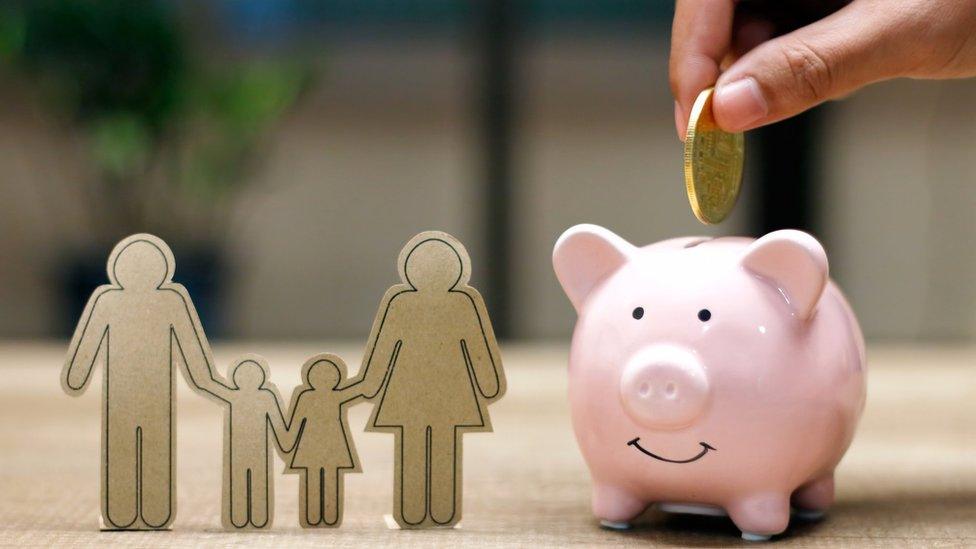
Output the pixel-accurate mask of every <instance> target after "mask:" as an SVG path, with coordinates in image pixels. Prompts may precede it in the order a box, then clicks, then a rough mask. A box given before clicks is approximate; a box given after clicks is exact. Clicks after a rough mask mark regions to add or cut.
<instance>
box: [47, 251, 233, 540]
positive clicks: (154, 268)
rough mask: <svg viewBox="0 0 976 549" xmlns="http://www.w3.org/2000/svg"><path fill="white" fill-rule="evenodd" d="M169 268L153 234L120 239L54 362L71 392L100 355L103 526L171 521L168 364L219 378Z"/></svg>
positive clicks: (168, 256) (157, 525)
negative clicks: (61, 358)
mask: <svg viewBox="0 0 976 549" xmlns="http://www.w3.org/2000/svg"><path fill="white" fill-rule="evenodd" d="M175 269H176V261H175V260H174V258H173V253H172V252H171V251H170V249H169V247H168V246H167V245H166V243H165V242H163V241H162V240H161V239H159V238H157V237H155V236H152V235H149V234H136V235H132V236H130V237H128V238H126V239H124V240H122V241H121V242H119V244H117V245H116V246H115V248H114V249H113V250H112V253H111V255H110V256H109V258H108V265H107V271H108V278H109V282H110V283H109V284H107V285H104V286H100V287H98V288H97V289H96V290H95V292H94V293H93V294H92V296H91V298H90V299H89V301H88V304H87V305H86V307H85V310H84V312H83V313H82V316H81V319H80V321H79V322H78V327H77V328H76V329H75V333H74V336H73V337H72V339H71V344H70V347H69V349H68V356H67V359H66V361H65V365H64V369H63V370H62V375H61V386H62V388H63V389H64V391H65V392H66V393H68V394H69V395H79V394H81V393H83V392H84V391H85V389H86V388H87V386H88V383H89V382H90V381H91V376H92V369H93V368H94V366H95V364H96V362H99V361H100V362H101V363H102V364H103V375H102V379H103V381H102V401H103V406H102V444H101V448H102V451H101V454H102V455H101V458H102V459H101V474H102V486H101V508H102V526H103V528H105V529H109V530H126V529H138V530H144V529H162V528H167V527H168V526H169V525H170V524H171V523H172V521H173V519H174V517H175V516H176V498H175V492H176V490H175V482H176V459H175V456H176V448H175V441H176V425H175V422H174V418H175V416H176V393H175V370H176V368H177V367H179V369H180V370H181V371H182V372H183V376H184V379H185V380H186V381H187V383H188V384H189V385H190V386H191V387H192V388H193V389H195V390H197V391H201V390H200V388H199V387H198V385H197V382H195V381H194V380H200V382H203V380H205V379H210V380H214V379H217V378H215V374H214V369H213V357H212V353H211V351H210V345H209V343H208V342H207V338H206V336H205V335H204V333H203V329H202V327H201V325H200V319H199V318H198V317H197V313H196V310H195V309H194V307H193V303H192V302H191V301H190V296H189V294H188V293H187V291H186V289H185V288H184V287H183V286H181V285H180V284H176V283H174V282H173V281H172V279H173V273H174V271H175ZM177 365H179V366H177ZM201 392H202V391H201ZM203 394H206V393H203Z"/></svg>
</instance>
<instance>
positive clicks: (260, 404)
mask: <svg viewBox="0 0 976 549" xmlns="http://www.w3.org/2000/svg"><path fill="white" fill-rule="evenodd" d="M229 377H230V379H231V380H233V386H231V387H229V386H227V385H226V384H225V383H223V382H222V381H220V380H217V379H214V378H205V379H204V380H203V382H202V383H201V384H200V388H201V389H202V390H204V391H206V392H208V393H210V394H211V395H213V396H214V397H215V398H216V399H217V400H219V401H220V402H222V403H223V404H224V405H225V406H224V460H223V463H224V475H223V489H222V493H221V507H222V513H221V523H222V524H223V525H224V528H226V529H228V530H250V529H261V528H270V527H271V525H272V524H273V523H274V476H273V472H272V466H273V462H274V458H273V457H272V455H271V442H272V439H273V440H274V443H275V446H276V447H277V449H278V452H279V455H280V456H281V458H282V459H283V460H284V459H286V454H288V453H289V452H291V450H292V448H293V447H294V445H295V439H296V438H297V433H296V432H295V431H294V430H289V428H288V427H289V426H288V425H287V424H286V423H285V414H284V411H283V410H282V406H281V403H282V400H281V394H280V393H279V392H278V388H277V387H276V386H275V384H274V383H271V381H269V379H270V372H269V371H268V364H267V362H266V361H265V360H264V358H262V357H260V356H258V355H246V356H243V357H241V358H240V359H239V360H238V361H237V363H236V364H235V365H234V367H233V368H232V369H231V370H230V376H229Z"/></svg>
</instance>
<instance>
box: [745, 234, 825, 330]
mask: <svg viewBox="0 0 976 549" xmlns="http://www.w3.org/2000/svg"><path fill="white" fill-rule="evenodd" d="M742 265H743V267H745V268H746V269H747V270H748V271H750V272H752V273H753V274H756V275H758V276H759V277H761V278H762V279H763V280H764V281H765V282H766V283H768V284H771V285H772V286H774V287H775V288H776V289H777V290H778V291H779V293H780V295H782V296H783V299H784V300H786V303H787V304H788V305H789V306H790V308H791V309H792V310H793V313H794V314H795V315H796V316H797V317H799V318H801V319H804V320H805V319H808V318H810V316H811V315H812V314H813V311H814V310H815V309H816V308H817V303H819V302H820V296H821V295H822V294H823V290H824V287H825V286H826V285H827V277H828V267H827V253H826V252H824V249H823V246H821V245H820V243H819V242H817V240H816V239H815V238H813V237H812V236H810V235H808V234H807V233H804V232H800V231H792V230H784V231H775V232H772V233H769V234H767V235H766V236H764V237H762V238H760V239H759V240H757V241H755V242H753V243H752V245H751V246H749V248H748V249H747V250H746V253H745V255H744V256H743V257H742Z"/></svg>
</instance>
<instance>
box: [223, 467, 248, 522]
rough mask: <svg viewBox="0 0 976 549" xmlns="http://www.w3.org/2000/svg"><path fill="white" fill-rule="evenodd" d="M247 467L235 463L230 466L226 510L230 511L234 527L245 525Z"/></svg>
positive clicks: (246, 518)
mask: <svg viewBox="0 0 976 549" xmlns="http://www.w3.org/2000/svg"><path fill="white" fill-rule="evenodd" d="M248 476H249V475H248V469H247V467H243V466H241V465H240V464H237V463H231V466H230V503H229V505H228V509H227V512H229V513H230V521H231V524H233V525H234V527H235V528H245V527H246V526H247V520H248V516H247V507H248V503H247V500H248V497H247V496H248V493H247V492H248V483H249V481H250V479H249V478H248Z"/></svg>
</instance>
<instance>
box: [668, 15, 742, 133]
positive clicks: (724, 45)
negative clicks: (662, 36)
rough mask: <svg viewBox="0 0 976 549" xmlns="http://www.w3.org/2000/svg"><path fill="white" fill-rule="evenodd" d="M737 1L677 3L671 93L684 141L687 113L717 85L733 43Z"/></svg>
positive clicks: (672, 44) (672, 39)
mask: <svg viewBox="0 0 976 549" xmlns="http://www.w3.org/2000/svg"><path fill="white" fill-rule="evenodd" d="M734 15H735V2H734V0H678V1H677V3H676V5H675V10H674V22H673V23H672V25H671V59H670V62H669V68H668V71H669V73H670V81H671V93H672V94H674V98H675V105H674V108H675V126H676V127H677V130H678V137H679V138H680V139H682V140H684V138H685V130H686V129H687V128H686V126H687V125H688V113H690V112H691V106H692V104H694V102H695V98H696V97H698V94H699V93H701V91H702V90H704V89H705V88H707V87H709V86H712V85H714V84H715V81H716V80H718V77H719V74H720V73H721V70H720V69H719V66H720V64H721V62H722V59H723V58H724V57H725V55H726V54H727V53H728V52H729V47H730V44H731V41H732V21H733V18H734Z"/></svg>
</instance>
